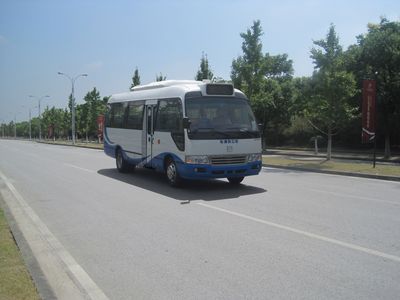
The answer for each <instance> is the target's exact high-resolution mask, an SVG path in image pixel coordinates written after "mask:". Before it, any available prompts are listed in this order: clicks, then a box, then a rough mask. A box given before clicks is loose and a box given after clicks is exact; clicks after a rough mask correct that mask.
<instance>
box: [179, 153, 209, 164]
mask: <svg viewBox="0 0 400 300" xmlns="http://www.w3.org/2000/svg"><path fill="white" fill-rule="evenodd" d="M185 162H186V163H187V164H194V165H204V164H209V163H210V160H209V159H208V156H207V155H187V156H186V158H185Z"/></svg>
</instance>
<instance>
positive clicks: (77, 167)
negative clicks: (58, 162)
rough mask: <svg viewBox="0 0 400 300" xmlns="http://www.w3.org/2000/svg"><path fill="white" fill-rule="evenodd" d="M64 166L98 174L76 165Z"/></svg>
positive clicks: (66, 164)
mask: <svg viewBox="0 0 400 300" xmlns="http://www.w3.org/2000/svg"><path fill="white" fill-rule="evenodd" d="M64 165H65V166H68V167H71V168H75V169H78V170H81V171H86V172H89V173H96V172H95V171H93V170H89V169H85V168H82V167H79V166H75V165H72V164H68V163H64Z"/></svg>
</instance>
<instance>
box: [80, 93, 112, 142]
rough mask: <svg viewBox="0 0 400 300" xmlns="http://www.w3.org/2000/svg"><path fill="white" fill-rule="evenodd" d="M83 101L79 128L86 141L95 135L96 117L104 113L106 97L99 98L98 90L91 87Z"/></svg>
mask: <svg viewBox="0 0 400 300" xmlns="http://www.w3.org/2000/svg"><path fill="white" fill-rule="evenodd" d="M84 100H85V103H84V104H83V105H82V107H81V110H80V112H81V118H82V121H81V126H83V127H82V128H81V129H82V131H83V132H84V134H85V137H86V141H88V140H89V137H93V136H96V135H97V117H98V116H99V115H101V114H104V112H105V109H106V104H107V101H108V98H103V99H101V97H100V92H99V91H98V90H97V89H96V88H93V90H92V91H90V92H88V93H87V94H86V96H85V97H84Z"/></svg>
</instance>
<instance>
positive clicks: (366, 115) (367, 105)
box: [361, 79, 376, 143]
mask: <svg viewBox="0 0 400 300" xmlns="http://www.w3.org/2000/svg"><path fill="white" fill-rule="evenodd" d="M362 95H363V103H362V133H361V140H362V142H363V143H370V142H373V140H374V138H375V107H376V105H375V103H376V82H375V80H372V79H366V80H364V81H363V92H362Z"/></svg>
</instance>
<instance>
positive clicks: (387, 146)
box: [385, 133, 391, 159]
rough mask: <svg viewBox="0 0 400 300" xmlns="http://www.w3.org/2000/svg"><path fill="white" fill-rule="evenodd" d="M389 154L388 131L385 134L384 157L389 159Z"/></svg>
mask: <svg viewBox="0 0 400 300" xmlns="http://www.w3.org/2000/svg"><path fill="white" fill-rule="evenodd" d="M390 156H391V153H390V136H389V133H386V134H385V159H389V158H390Z"/></svg>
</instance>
